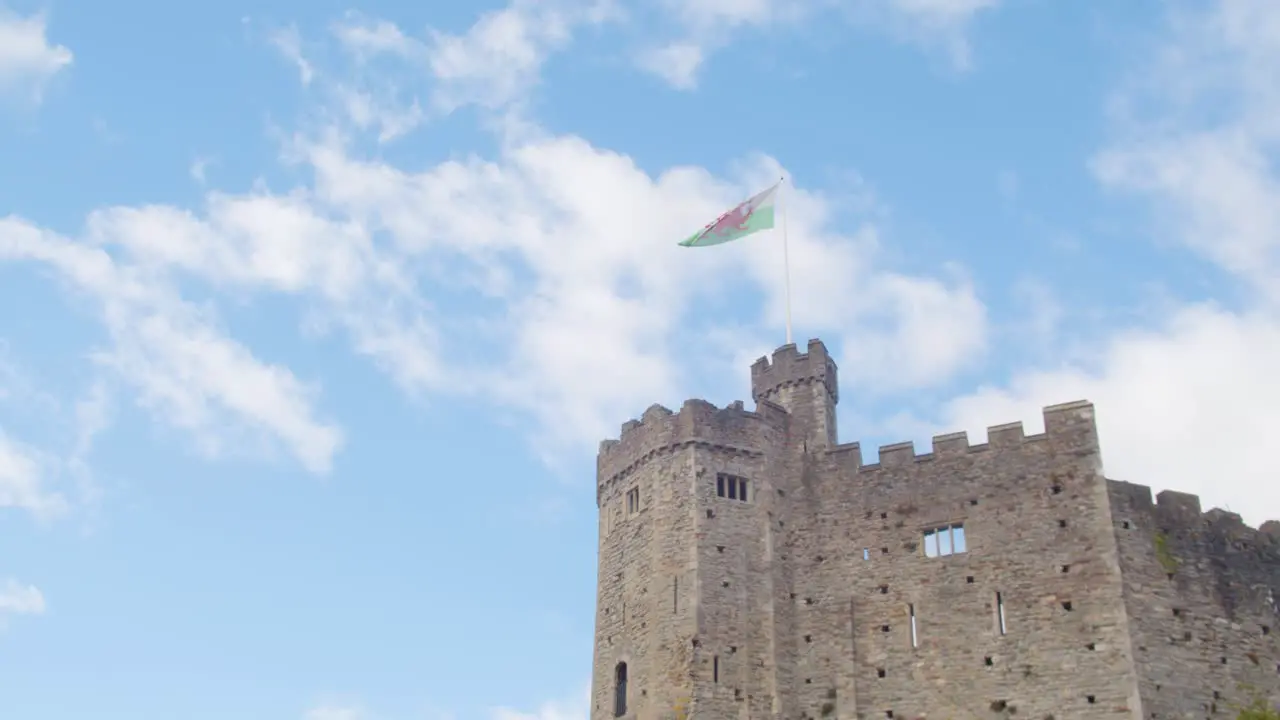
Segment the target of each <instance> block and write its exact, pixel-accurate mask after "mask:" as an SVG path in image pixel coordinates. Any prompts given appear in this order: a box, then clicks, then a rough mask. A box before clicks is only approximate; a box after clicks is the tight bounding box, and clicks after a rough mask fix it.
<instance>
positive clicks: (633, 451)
mask: <svg viewBox="0 0 1280 720" xmlns="http://www.w3.org/2000/svg"><path fill="white" fill-rule="evenodd" d="M785 423H786V411H785V410H783V409H782V408H780V407H778V406H776V405H774V404H772V403H770V402H768V401H765V402H762V403H760V404H759V406H757V408H756V410H755V411H754V412H753V411H750V410H747V409H746V408H745V407H744V405H743V403H742V401H741V400H735V401H734V402H731V403H729V404H728V405H726V406H725V407H723V408H720V407H716V406H715V404H714V403H710V402H707V401H706V400H702V399H697V398H691V399H689V400H685V401H684V404H683V405H682V406H681V407H680V410H679V412H672V411H671V410H670V409H669V408H666V407H663V406H662V405H658V404H654V405H650V406H649V408H648V409H647V410H645V411H644V413H643V414H642V415H641V416H640V419H638V420H636V419H632V420H628V421H627V422H625V423H623V424H622V430H621V433H620V435H619V437H618V438H617V439H616V440H615V439H610V440H603V441H601V443H600V452H599V455H598V456H597V458H596V466H597V474H598V485H597V489H596V490H597V493H596V494H597V500H599V498H600V497H601V496H603V494H605V491H606V490H607V488H608V487H609V486H610V485H611V484H612V483H613V482H615V481H616V480H617V479H619V478H621V477H625V476H626V475H627V474H629V473H630V472H631V471H632V470H633V469H635V468H636V467H637V466H639V465H642V464H644V463H645V462H647V461H648V460H651V459H652V458H654V457H656V456H657V455H659V454H662V453H665V452H670V451H673V450H676V449H679V448H681V447H687V446H689V445H703V446H706V447H712V448H716V449H720V450H723V451H727V452H740V453H756V454H758V453H759V450H758V448H759V447H760V446H761V444H762V434H763V433H764V432H766V431H768V429H770V428H779V427H782V426H783V425H784V424H785Z"/></svg>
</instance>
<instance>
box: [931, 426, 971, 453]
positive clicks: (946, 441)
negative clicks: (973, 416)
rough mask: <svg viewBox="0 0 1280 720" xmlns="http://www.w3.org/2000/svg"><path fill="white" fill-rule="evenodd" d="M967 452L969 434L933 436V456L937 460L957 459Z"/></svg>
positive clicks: (961, 432)
mask: <svg viewBox="0 0 1280 720" xmlns="http://www.w3.org/2000/svg"><path fill="white" fill-rule="evenodd" d="M967 452H969V433H967V432H965V431H963V430H961V431H960V432H953V433H947V434H946V435H934V436H933V454H934V455H935V456H937V457H938V458H952V457H959V456H961V455H964V454H965V453H967Z"/></svg>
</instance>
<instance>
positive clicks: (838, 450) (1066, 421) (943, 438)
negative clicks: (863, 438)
mask: <svg viewBox="0 0 1280 720" xmlns="http://www.w3.org/2000/svg"><path fill="white" fill-rule="evenodd" d="M1042 413H1043V416H1044V427H1045V431H1044V432H1043V433H1040V434H1036V435H1027V434H1026V432H1025V430H1024V428H1023V425H1022V423H1021V422H1012V423H1005V424H1003V425H993V426H991V427H988V428H987V442H985V443H980V444H977V445H970V444H969V434H968V433H967V432H964V431H960V432H953V433H946V434H945V435H935V436H933V452H930V453H923V454H919V455H918V454H916V451H915V443H913V442H911V441H909V440H908V441H907V442H900V443H894V444H892V445H882V446H881V447H880V450H879V462H878V463H877V464H875V465H863V464H862V450H861V446H860V445H859V444H858V443H856V442H854V443H846V444H843V445H837V446H836V447H834V448H832V449H831V450H830V451H828V452H830V453H832V454H835V455H838V456H841V457H840V458H839V459H838V460H837V462H838V463H839V464H841V465H843V466H846V467H848V466H850V465H852V466H853V467H860V468H862V469H863V470H867V471H870V470H875V469H878V468H891V467H900V466H903V465H909V464H911V463H913V462H924V461H930V460H941V459H947V458H953V457H959V456H961V455H967V454H969V453H975V452H984V451H988V450H1013V449H1017V448H1020V447H1022V446H1023V445H1026V444H1027V443H1035V442H1040V441H1043V440H1045V439H1046V438H1049V437H1055V436H1058V435H1061V434H1066V433H1074V432H1079V431H1081V430H1082V429H1083V430H1086V431H1088V432H1090V433H1093V432H1094V426H1093V425H1094V419H1093V405H1092V404H1091V403H1089V402H1087V401H1084V400H1081V401H1077V402H1071V403H1065V404H1061V405H1050V406H1049V407H1046V408H1044V410H1043V411H1042Z"/></svg>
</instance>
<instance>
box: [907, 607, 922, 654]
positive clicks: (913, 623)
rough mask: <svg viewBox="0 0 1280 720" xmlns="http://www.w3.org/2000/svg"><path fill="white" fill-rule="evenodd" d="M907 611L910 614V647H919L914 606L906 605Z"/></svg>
mask: <svg viewBox="0 0 1280 720" xmlns="http://www.w3.org/2000/svg"><path fill="white" fill-rule="evenodd" d="M907 613H909V614H910V615H911V647H913V648H917V647H920V636H919V635H917V634H916V606H915V605H908V606H907Z"/></svg>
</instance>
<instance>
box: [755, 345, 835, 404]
mask: <svg viewBox="0 0 1280 720" xmlns="http://www.w3.org/2000/svg"><path fill="white" fill-rule="evenodd" d="M836 372H837V370H836V364H835V361H834V360H833V359H831V357H830V355H828V354H827V348H826V346H825V345H823V344H822V341H820V340H810V341H809V346H808V351H807V352H804V353H801V352H799V350H797V348H796V346H795V345H794V344H791V345H783V346H782V347H780V348H778V349H777V350H775V351H774V352H773V357H772V359H770V358H767V357H761V358H760V359H758V360H756V361H755V363H754V364H752V366H751V388H752V399H754V400H755V401H756V402H759V401H760V400H761V399H768V398H770V397H772V396H774V395H776V394H777V391H778V390H779V389H781V388H783V387H789V386H794V385H801V384H807V383H814V382H817V383H822V384H824V385H825V386H826V388H827V392H828V393H830V395H831V397H832V399H833V400H834V401H837V402H838V401H839V399H840V396H839V388H838V386H837V384H836Z"/></svg>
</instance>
